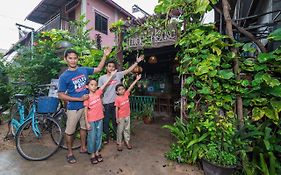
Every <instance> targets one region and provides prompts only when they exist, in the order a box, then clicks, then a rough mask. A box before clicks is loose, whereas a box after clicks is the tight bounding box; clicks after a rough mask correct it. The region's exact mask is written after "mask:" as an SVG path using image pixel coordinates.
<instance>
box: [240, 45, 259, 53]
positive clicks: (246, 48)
mask: <svg viewBox="0 0 281 175" xmlns="http://www.w3.org/2000/svg"><path fill="white" fill-rule="evenodd" d="M242 49H243V51H245V52H251V53H253V52H255V51H256V48H254V47H253V44H252V43H247V44H244V46H243V48H242Z"/></svg>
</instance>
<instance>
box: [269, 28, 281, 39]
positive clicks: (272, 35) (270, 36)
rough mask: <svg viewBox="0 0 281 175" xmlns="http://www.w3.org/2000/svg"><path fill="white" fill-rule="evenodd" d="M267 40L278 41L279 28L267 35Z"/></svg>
mask: <svg viewBox="0 0 281 175" xmlns="http://www.w3.org/2000/svg"><path fill="white" fill-rule="evenodd" d="M268 39H269V40H274V41H280V40H281V28H278V29H276V30H274V31H273V32H272V33H271V34H270V35H269V36H268Z"/></svg>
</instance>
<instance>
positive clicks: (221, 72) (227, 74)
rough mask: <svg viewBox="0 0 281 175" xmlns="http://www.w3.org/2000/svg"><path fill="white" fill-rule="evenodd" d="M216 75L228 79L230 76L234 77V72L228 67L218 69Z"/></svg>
mask: <svg viewBox="0 0 281 175" xmlns="http://www.w3.org/2000/svg"><path fill="white" fill-rule="evenodd" d="M218 77H220V78H222V79H227V80H229V79H230V78H233V77H234V73H233V72H232V70H231V69H229V70H219V71H218Z"/></svg>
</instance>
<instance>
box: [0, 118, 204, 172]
mask: <svg viewBox="0 0 281 175" xmlns="http://www.w3.org/2000/svg"><path fill="white" fill-rule="evenodd" d="M167 123H169V118H167V117H159V118H157V120H155V121H154V123H153V124H151V125H145V124H143V123H142V122H141V121H136V122H134V124H133V133H132V134H131V143H132V145H133V149H132V150H128V149H126V148H124V149H123V151H122V152H119V151H117V150H116V145H115V143H114V142H110V143H109V144H107V145H106V146H105V147H104V148H103V149H102V151H101V154H102V155H103V158H104V162H102V163H99V164H96V165H92V164H91V163H90V161H89V156H88V155H86V154H80V153H79V152H78V150H76V151H75V156H76V158H77V160H78V162H77V163H76V164H73V165H70V164H68V163H67V162H66V160H65V155H66V151H65V150H59V151H58V152H57V153H56V154H55V155H54V156H52V157H51V158H49V159H48V160H45V161H37V162H34V161H27V160H25V159H23V158H22V157H21V156H20V155H19V154H18V153H17V151H16V149H15V148H14V146H12V147H11V146H10V149H6V150H2V151H1V152H0V174H1V175H2V174H3V175H10V174H11V175H31V174H36V175H57V174H59V175H80V174H81V175H82V174H83V175H88V174H89V175H90V174H91V175H94V174H100V175H203V172H202V171H201V170H198V168H197V167H196V166H190V165H181V164H177V163H175V162H172V161H168V160H166V158H165V157H164V153H165V152H167V151H168V150H169V145H170V144H171V140H172V136H171V135H170V133H169V131H168V130H166V129H162V128H161V126H162V125H164V124H167ZM2 132H3V126H2V128H1V133H2ZM1 142H2V141H1ZM2 144H4V143H1V145H2Z"/></svg>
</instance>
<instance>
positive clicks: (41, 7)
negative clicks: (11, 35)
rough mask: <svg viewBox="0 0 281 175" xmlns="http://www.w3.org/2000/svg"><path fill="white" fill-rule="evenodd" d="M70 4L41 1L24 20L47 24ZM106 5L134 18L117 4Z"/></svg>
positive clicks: (107, 2) (68, 0)
mask: <svg viewBox="0 0 281 175" xmlns="http://www.w3.org/2000/svg"><path fill="white" fill-rule="evenodd" d="M68 2H70V0H42V1H41V2H40V3H39V4H38V5H37V6H36V7H35V8H34V9H33V10H32V11H31V12H30V13H29V15H28V16H27V17H26V19H28V20H30V21H33V22H36V23H39V24H45V23H46V22H48V21H49V20H50V19H51V18H52V17H53V16H54V15H56V14H57V13H59V11H60V9H61V8H62V7H63V6H64V5H65V4H67V3H68ZM104 2H105V3H106V4H108V5H110V6H111V7H113V8H115V9H117V10H118V11H119V12H120V13H123V14H124V15H126V16H129V17H131V18H134V16H133V15H132V14H130V13H129V12H127V11H126V10H125V9H123V8H122V7H121V6H119V5H118V4H117V3H115V2H114V1H112V0H105V1H104Z"/></svg>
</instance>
